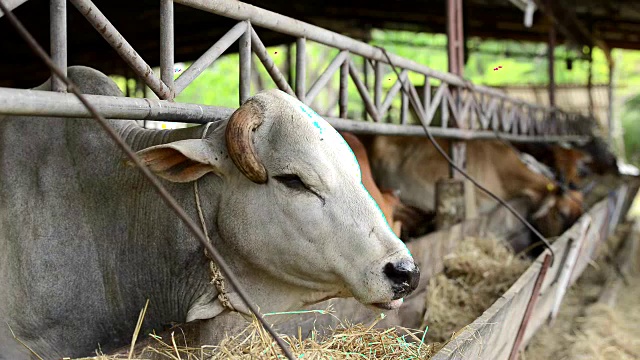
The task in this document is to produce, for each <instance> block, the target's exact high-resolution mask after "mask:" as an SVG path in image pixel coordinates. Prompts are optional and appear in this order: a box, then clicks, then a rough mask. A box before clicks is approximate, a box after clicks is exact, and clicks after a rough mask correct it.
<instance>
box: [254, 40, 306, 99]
mask: <svg viewBox="0 0 640 360" xmlns="http://www.w3.org/2000/svg"><path fill="white" fill-rule="evenodd" d="M251 42H252V43H251V45H252V47H253V52H255V53H256V55H258V59H260V61H261V62H262V65H264V67H265V69H267V72H268V73H269V75H270V76H271V79H273V81H274V82H275V83H276V85H277V86H278V89H280V90H282V91H284V92H286V93H287V94H289V95H291V96H296V94H295V93H294V92H293V89H291V86H289V83H287V79H285V78H284V75H282V73H281V72H280V69H278V67H277V66H276V64H275V63H274V62H273V59H271V56H269V53H268V52H267V48H266V47H265V46H264V44H263V43H262V40H260V38H259V37H258V34H256V32H255V30H253V28H251Z"/></svg>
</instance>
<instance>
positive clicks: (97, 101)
mask: <svg viewBox="0 0 640 360" xmlns="http://www.w3.org/2000/svg"><path fill="white" fill-rule="evenodd" d="M85 97H86V98H87V100H89V102H91V104H93V105H94V106H95V107H96V109H98V111H99V112H100V114H102V115H103V116H104V117H105V118H108V119H116V120H117V119H127V120H155V121H166V122H190V123H198V124H204V123H207V122H210V121H220V120H225V119H228V118H229V117H230V116H231V114H232V113H233V111H235V109H232V108H225V107H219V106H204V105H195V104H183V103H175V102H170V101H166V100H153V99H138V98H126V97H124V96H122V97H117V96H104V95H85ZM0 114H6V115H21V116H43V117H66V118H88V117H90V116H91V114H90V113H89V112H88V111H87V109H86V108H85V107H84V106H83V105H82V103H81V102H80V101H79V100H78V99H77V98H76V97H75V96H74V95H73V94H67V93H57V92H52V91H41V90H25V89H9V88H1V87H0ZM325 119H327V121H328V122H329V123H330V124H331V125H332V126H334V127H335V128H336V129H338V130H341V131H351V132H354V133H361V134H382V135H404V136H425V132H424V128H423V127H422V126H416V125H392V124H382V123H372V122H365V121H354V120H348V119H338V118H331V117H325ZM429 129H430V131H431V132H432V133H433V135H434V136H437V137H442V138H455V139H461V140H472V139H495V138H496V136H495V133H494V132H493V131H469V130H460V129H439V128H429ZM500 137H501V138H503V139H506V140H510V141H516V142H558V141H565V142H578V143H584V142H586V141H588V140H589V137H588V136H514V135H510V134H508V133H506V132H501V133H500Z"/></svg>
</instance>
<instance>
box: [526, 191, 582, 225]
mask: <svg viewBox="0 0 640 360" xmlns="http://www.w3.org/2000/svg"><path fill="white" fill-rule="evenodd" d="M549 189H550V190H549V193H548V194H547V195H546V196H545V197H544V198H543V199H542V201H541V202H540V205H539V207H538V209H537V210H536V211H535V212H534V213H533V215H531V223H532V225H533V226H534V227H535V228H536V229H538V231H540V233H541V234H542V235H544V236H545V237H554V236H559V235H561V234H562V233H563V232H564V231H565V230H567V229H568V228H569V227H570V226H571V225H572V224H573V223H574V222H575V221H576V220H578V218H579V217H580V216H581V215H582V213H583V204H584V196H583V194H582V193H581V192H580V191H577V190H569V189H566V190H565V189H562V188H560V187H557V186H549Z"/></svg>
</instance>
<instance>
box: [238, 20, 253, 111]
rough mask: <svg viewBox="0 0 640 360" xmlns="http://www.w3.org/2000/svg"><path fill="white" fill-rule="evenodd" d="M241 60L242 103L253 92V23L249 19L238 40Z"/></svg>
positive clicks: (240, 99)
mask: <svg viewBox="0 0 640 360" xmlns="http://www.w3.org/2000/svg"><path fill="white" fill-rule="evenodd" d="M238 45H239V47H240V48H239V58H240V59H239V60H240V98H239V101H240V105H242V104H244V103H245V101H247V99H249V94H250V92H251V24H250V23H249V21H247V30H246V31H245V32H244V34H242V36H241V37H240V40H239V42H238Z"/></svg>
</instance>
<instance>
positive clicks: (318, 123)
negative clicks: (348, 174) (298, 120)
mask: <svg viewBox="0 0 640 360" xmlns="http://www.w3.org/2000/svg"><path fill="white" fill-rule="evenodd" d="M283 94H284V95H285V98H287V99H289V101H292V102H293V103H298V105H299V107H300V110H301V111H302V112H303V113H304V114H305V115H307V117H308V118H309V119H310V120H313V126H315V127H316V128H318V130H319V131H320V134H322V131H323V130H324V129H328V130H329V132H331V130H333V132H334V133H335V134H336V135H338V137H339V138H340V140H342V144H343V145H344V147H345V148H346V149H348V150H349V152H350V153H351V156H352V157H353V162H354V164H355V166H356V168H357V169H358V176H360V186H362V189H363V190H364V192H365V193H366V194H367V195H368V196H369V198H370V199H371V201H372V202H373V203H374V204H375V206H376V208H377V209H378V212H379V213H380V215H382V218H383V219H385V223H386V224H387V228H388V229H389V231H391V233H392V234H395V233H394V232H393V229H392V228H391V224H389V222H388V221H387V218H386V217H385V216H384V213H383V212H382V209H381V208H380V205H378V203H377V202H376V201H375V200H374V198H373V196H371V193H369V190H367V188H366V187H365V186H364V184H363V183H362V169H360V164H359V163H358V158H357V157H356V154H355V153H354V152H353V150H352V149H351V146H349V144H348V143H347V141H346V140H345V139H344V138H343V137H342V136H341V135H340V134H339V133H338V131H336V129H335V128H334V127H333V126H331V124H329V123H328V122H327V121H326V120H325V119H324V118H322V117H321V116H320V115H318V113H316V112H315V111H314V110H313V109H311V108H310V107H309V106H307V105H306V104H304V103H302V102H300V100H298V99H297V98H294V97H293V96H291V95H289V94H286V93H283ZM318 120H320V121H318ZM321 124H322V125H321ZM325 124H326V125H325ZM403 244H404V243H403ZM404 246H405V248H406V249H407V252H408V253H409V255H411V251H409V248H408V247H407V245H406V244H404Z"/></svg>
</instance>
